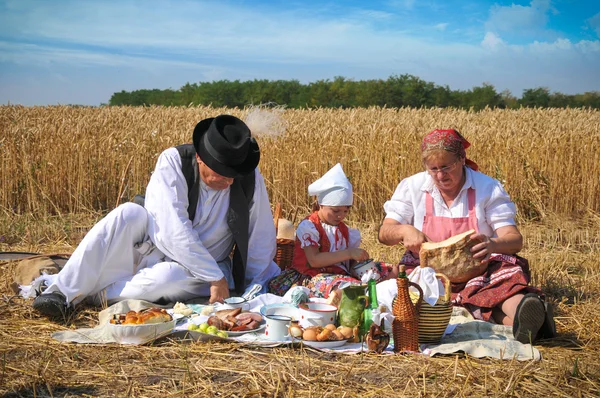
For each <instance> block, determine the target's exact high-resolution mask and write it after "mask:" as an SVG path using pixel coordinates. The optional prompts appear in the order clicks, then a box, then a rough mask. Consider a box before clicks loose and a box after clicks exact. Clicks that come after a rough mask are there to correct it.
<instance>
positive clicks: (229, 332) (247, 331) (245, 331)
mask: <svg viewBox="0 0 600 398" xmlns="http://www.w3.org/2000/svg"><path fill="white" fill-rule="evenodd" d="M265 325H266V323H263V324H262V325H259V326H258V327H257V328H256V329H252V330H239V331H237V332H232V331H227V330H225V332H227V335H228V336H241V335H242V334H246V333H254V332H260V331H261V330H263V329H264V328H265Z"/></svg>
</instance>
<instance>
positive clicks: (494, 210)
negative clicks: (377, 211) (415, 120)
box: [383, 167, 517, 237]
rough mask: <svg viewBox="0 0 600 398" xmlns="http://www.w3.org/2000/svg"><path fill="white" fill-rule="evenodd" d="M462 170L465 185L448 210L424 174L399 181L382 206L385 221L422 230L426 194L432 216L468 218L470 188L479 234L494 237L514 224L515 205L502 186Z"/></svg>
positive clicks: (431, 180)
mask: <svg viewBox="0 0 600 398" xmlns="http://www.w3.org/2000/svg"><path fill="white" fill-rule="evenodd" d="M465 170H466V180H465V184H464V185H463V187H462V189H461V191H460V192H459V194H458V196H457V197H456V199H455V200H454V202H453V203H452V205H451V206H450V208H448V206H446V203H445V202H444V200H443V199H442V195H441V194H440V191H439V190H438V189H437V187H436V186H435V184H434V183H433V179H432V178H431V176H430V175H429V174H428V173H427V172H426V171H424V172H421V173H418V174H415V175H413V176H410V177H408V178H405V179H404V180H402V181H400V184H398V186H397V187H396V191H395V192H394V194H393V195H392V198H391V199H390V200H388V201H387V202H385V204H384V205H383V208H384V210H385V213H386V218H391V219H393V220H396V221H398V222H399V223H401V224H410V225H413V226H414V227H415V228H417V229H418V230H419V231H421V230H422V229H423V220H424V218H425V197H426V193H427V192H429V194H430V195H431V196H432V198H433V211H434V213H435V214H434V215H436V216H442V217H451V218H456V217H467V216H468V215H469V207H468V202H467V191H468V189H469V188H471V187H472V188H473V189H475V214H476V216H477V226H478V227H479V232H480V233H483V234H485V235H487V236H490V237H494V236H496V234H495V231H496V230H497V229H498V228H500V227H504V226H507V225H516V223H515V215H516V212H517V209H516V206H515V204H514V203H513V202H512V201H511V200H510V197H509V196H508V193H506V191H505V190H504V187H503V186H502V184H500V182H499V181H498V180H496V179H493V178H492V177H489V176H487V175H485V174H482V173H479V172H477V171H473V170H472V169H470V168H468V167H466V168H465Z"/></svg>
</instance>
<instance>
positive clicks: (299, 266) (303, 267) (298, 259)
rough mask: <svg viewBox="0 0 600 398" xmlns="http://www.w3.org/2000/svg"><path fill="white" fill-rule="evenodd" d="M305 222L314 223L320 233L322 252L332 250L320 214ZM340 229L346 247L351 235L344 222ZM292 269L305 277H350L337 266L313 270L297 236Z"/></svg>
mask: <svg viewBox="0 0 600 398" xmlns="http://www.w3.org/2000/svg"><path fill="white" fill-rule="evenodd" d="M305 220H309V221H310V222H312V223H313V224H314V225H315V227H316V228H317V232H319V244H320V245H321V246H320V247H319V251H320V252H328V251H329V249H330V248H331V243H330V242H329V238H328V237H327V233H326V232H325V229H323V226H322V225H321V220H319V215H318V212H316V211H315V212H314V213H312V214H310V215H309V216H308V217H306V218H305ZM338 228H339V229H340V232H341V233H342V237H343V238H344V239H345V240H346V246H348V245H349V242H350V239H349V236H350V233H349V232H348V227H347V226H346V224H344V223H343V222H341V223H339V225H338ZM292 267H293V268H294V269H295V270H296V271H298V272H300V273H301V274H303V275H308V276H315V275H318V274H337V275H348V272H347V271H346V270H345V269H344V268H342V267H338V266H335V265H332V266H329V267H323V268H311V267H310V265H308V261H307V260H306V254H305V253H304V249H302V247H301V246H300V239H298V237H297V236H296V243H295V245H294V259H293V260H292Z"/></svg>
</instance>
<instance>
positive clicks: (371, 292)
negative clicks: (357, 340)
mask: <svg viewBox="0 0 600 398" xmlns="http://www.w3.org/2000/svg"><path fill="white" fill-rule="evenodd" d="M367 290H368V292H367V293H368V296H369V305H367V306H366V307H365V309H364V310H363V324H362V327H361V329H360V334H361V336H365V335H366V334H367V333H369V329H370V328H371V324H372V323H373V310H375V309H377V307H379V303H378V302H377V282H376V281H375V279H369V282H368V284H367Z"/></svg>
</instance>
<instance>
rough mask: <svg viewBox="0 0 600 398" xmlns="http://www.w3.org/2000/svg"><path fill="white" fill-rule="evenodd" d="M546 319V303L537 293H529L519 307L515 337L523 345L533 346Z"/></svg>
mask: <svg viewBox="0 0 600 398" xmlns="http://www.w3.org/2000/svg"><path fill="white" fill-rule="evenodd" d="M545 319H546V309H545V308H544V302H543V301H542V300H541V299H540V298H539V297H538V295H537V294H535V293H527V294H526V295H525V296H523V299H522V300H521V302H520V303H519V305H518V306H517V312H516V313H515V319H514V321H513V336H514V337H515V340H517V341H519V342H521V343H523V344H533V342H534V341H535V339H536V338H537V335H538V332H539V331H540V328H541V327H542V325H543V324H544V320H545Z"/></svg>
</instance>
